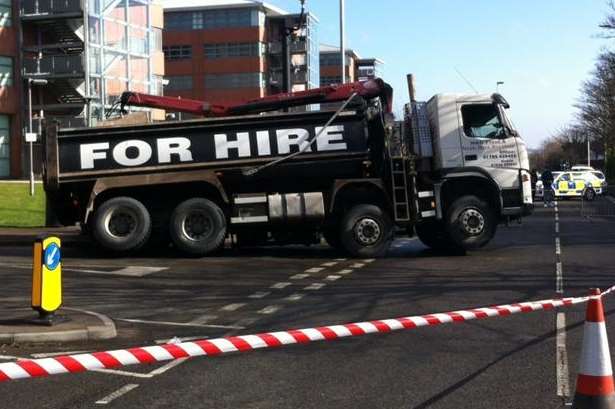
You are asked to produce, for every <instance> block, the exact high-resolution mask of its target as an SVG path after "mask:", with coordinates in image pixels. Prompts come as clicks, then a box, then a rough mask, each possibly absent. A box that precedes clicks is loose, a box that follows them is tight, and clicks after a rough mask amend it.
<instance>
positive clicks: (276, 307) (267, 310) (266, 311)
mask: <svg viewBox="0 0 615 409" xmlns="http://www.w3.org/2000/svg"><path fill="white" fill-rule="evenodd" d="M281 309H282V307H281V306H279V305H268V306H267V307H265V308H263V309H262V310H260V311H259V312H258V313H259V314H265V315H269V314H274V313H276V312H278V311H279V310H281Z"/></svg>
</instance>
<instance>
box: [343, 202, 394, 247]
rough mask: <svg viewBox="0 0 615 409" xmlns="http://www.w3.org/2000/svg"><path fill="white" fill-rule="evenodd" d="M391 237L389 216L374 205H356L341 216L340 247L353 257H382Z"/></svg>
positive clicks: (391, 227)
mask: <svg viewBox="0 0 615 409" xmlns="http://www.w3.org/2000/svg"><path fill="white" fill-rule="evenodd" d="M392 237H393V223H392V222H391V218H390V217H389V216H388V215H387V214H386V212H384V211H383V210H382V209H381V208H379V207H378V206H374V205H366V204H363V205H357V206H354V207H353V208H351V209H350V210H349V211H348V212H347V213H346V214H345V215H344V217H343V219H342V223H341V225H340V244H341V247H342V248H343V249H344V250H346V251H347V252H348V253H350V255H351V256H353V257H382V256H384V255H385V254H386V252H387V250H388V248H389V245H390V244H391V240H392Z"/></svg>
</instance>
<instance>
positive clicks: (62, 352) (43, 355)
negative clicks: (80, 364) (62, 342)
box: [31, 351, 89, 359]
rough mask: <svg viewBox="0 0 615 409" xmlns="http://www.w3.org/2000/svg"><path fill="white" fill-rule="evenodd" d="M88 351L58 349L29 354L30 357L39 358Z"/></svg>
mask: <svg viewBox="0 0 615 409" xmlns="http://www.w3.org/2000/svg"><path fill="white" fill-rule="evenodd" d="M86 352H89V351H60V352H45V353H41V354H31V356H32V358H36V359H40V358H49V357H52V356H60V355H76V354H83V353H86Z"/></svg>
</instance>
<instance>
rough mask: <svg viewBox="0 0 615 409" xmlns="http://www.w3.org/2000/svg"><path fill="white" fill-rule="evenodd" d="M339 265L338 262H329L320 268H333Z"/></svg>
mask: <svg viewBox="0 0 615 409" xmlns="http://www.w3.org/2000/svg"><path fill="white" fill-rule="evenodd" d="M337 263H338V262H337V261H329V262H327V263H322V264H321V265H320V266H321V267H333V266H335V265H337Z"/></svg>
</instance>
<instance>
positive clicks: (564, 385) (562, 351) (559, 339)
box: [555, 312, 570, 398]
mask: <svg viewBox="0 0 615 409" xmlns="http://www.w3.org/2000/svg"><path fill="white" fill-rule="evenodd" d="M556 329H557V335H556V341H555V360H556V362H557V368H556V371H557V396H561V397H564V398H567V397H569V396H570V381H569V378H570V376H569V370H568V352H567V350H566V314H565V313H563V312H558V313H557V316H556Z"/></svg>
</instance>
